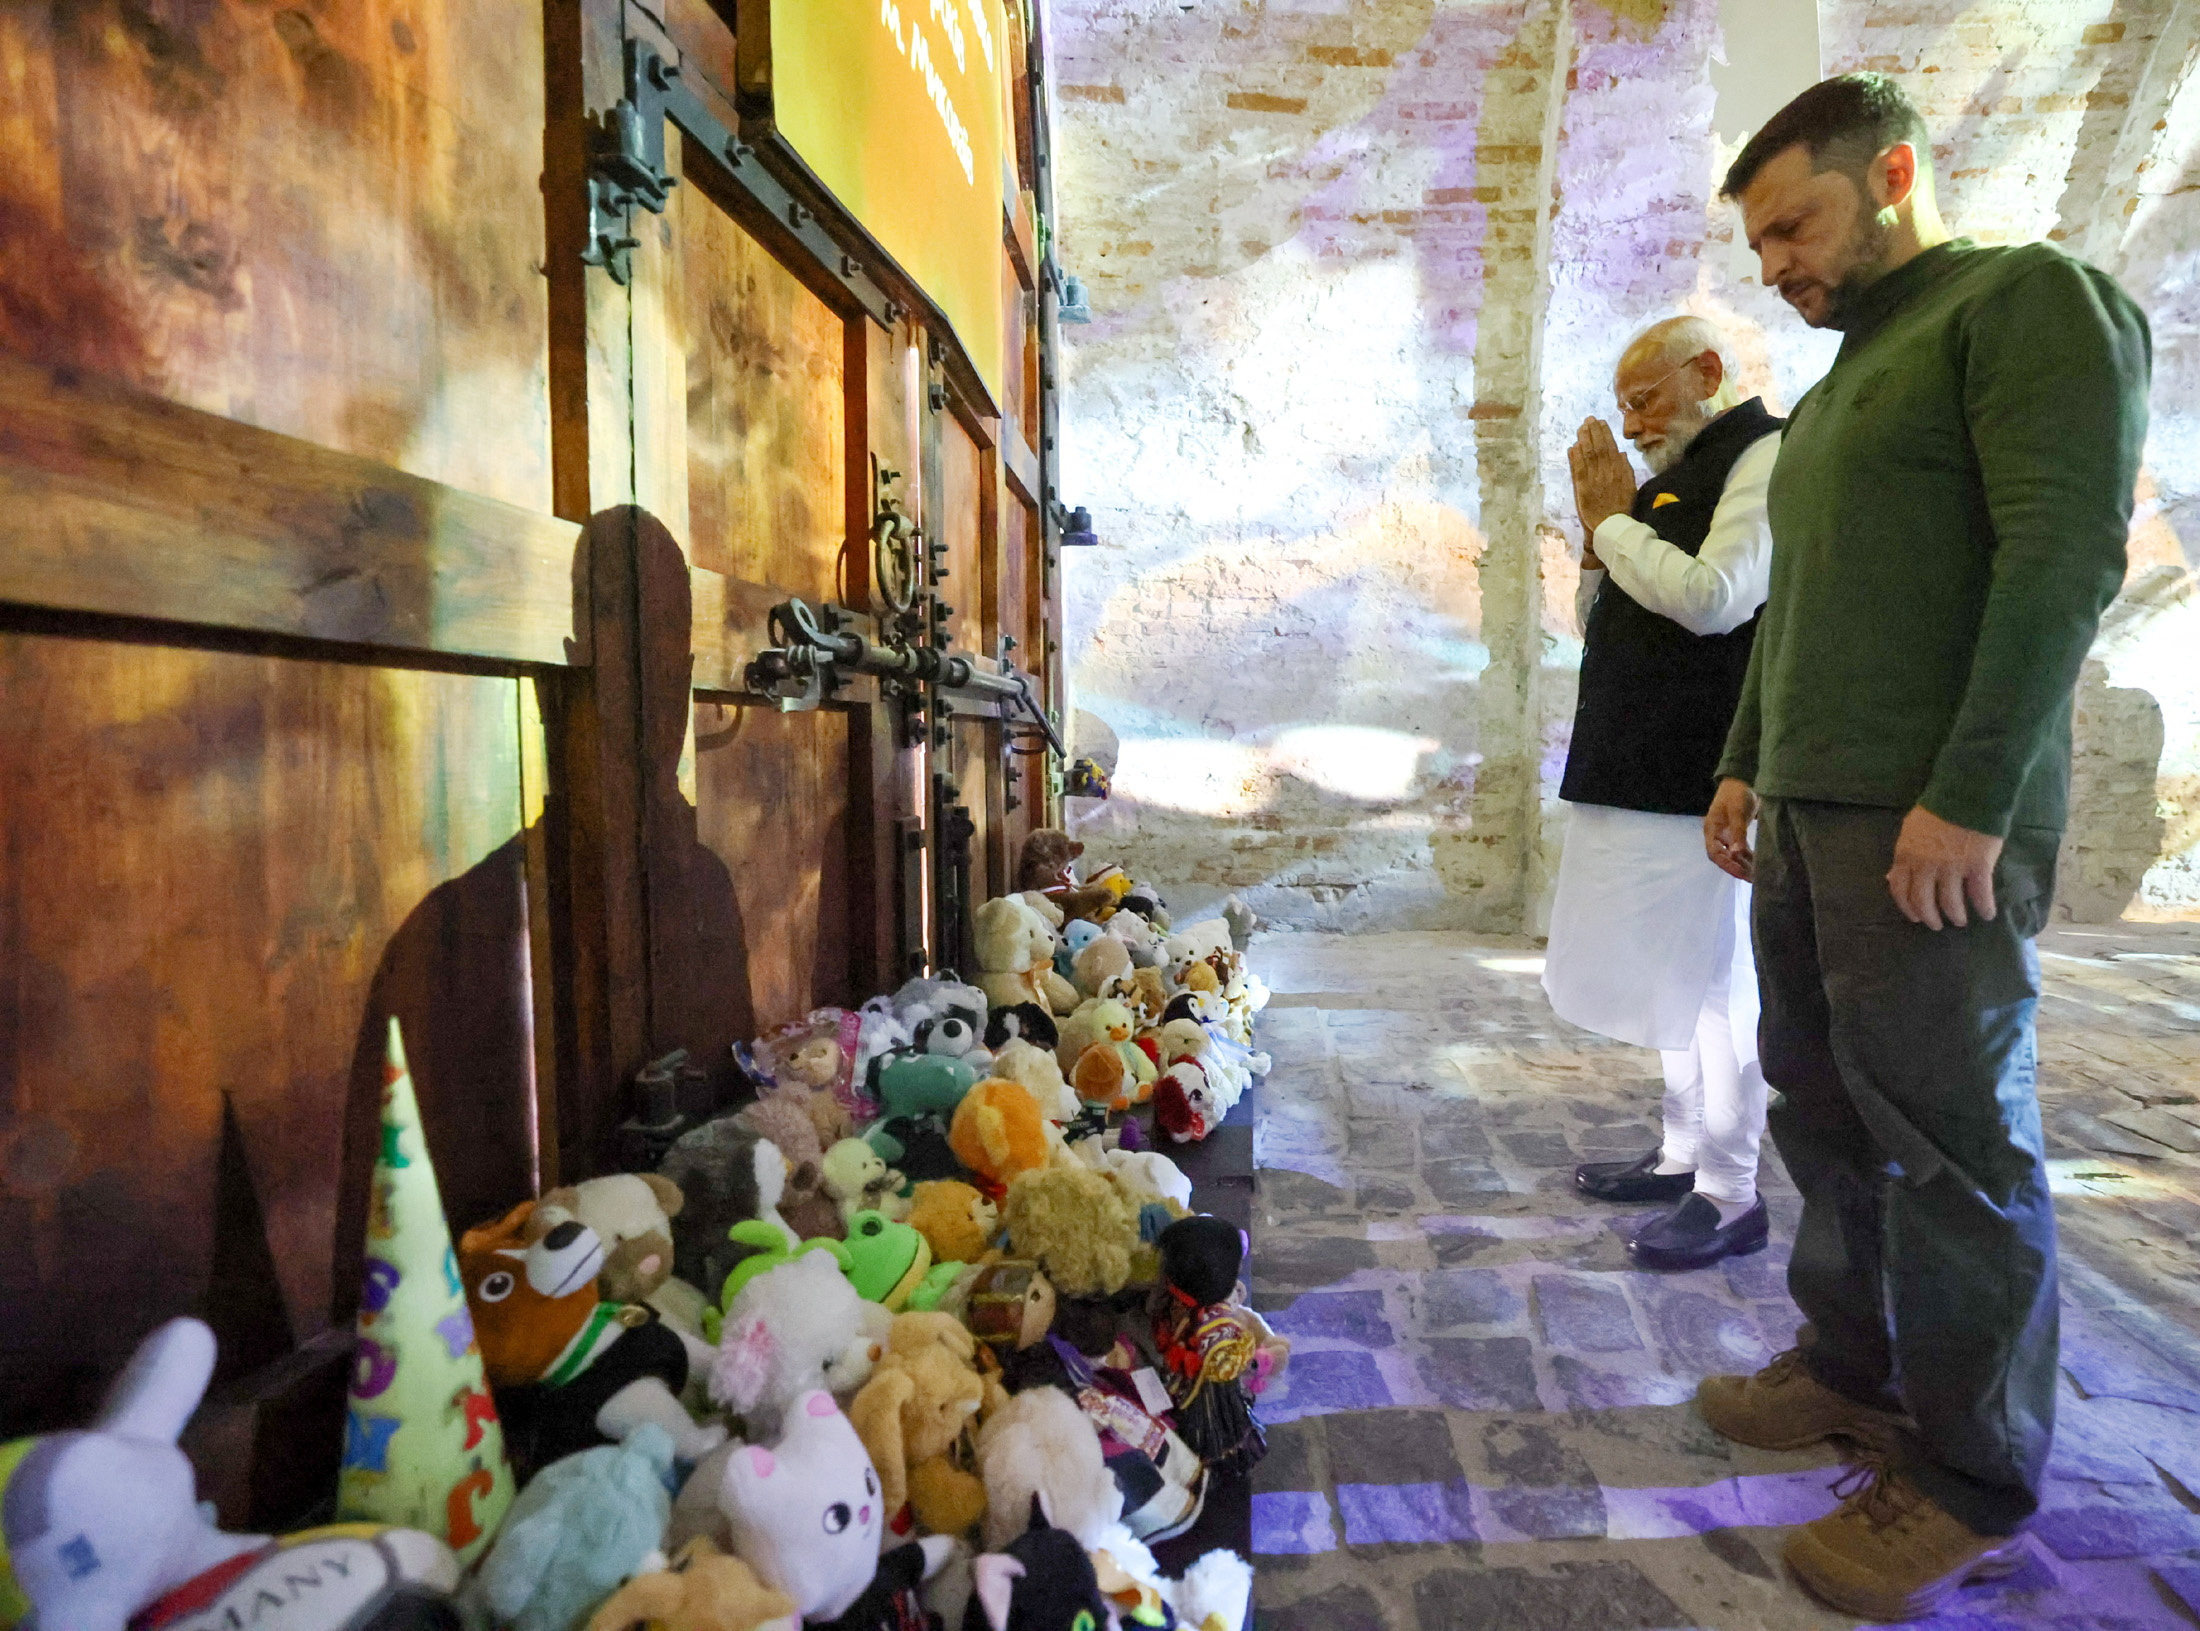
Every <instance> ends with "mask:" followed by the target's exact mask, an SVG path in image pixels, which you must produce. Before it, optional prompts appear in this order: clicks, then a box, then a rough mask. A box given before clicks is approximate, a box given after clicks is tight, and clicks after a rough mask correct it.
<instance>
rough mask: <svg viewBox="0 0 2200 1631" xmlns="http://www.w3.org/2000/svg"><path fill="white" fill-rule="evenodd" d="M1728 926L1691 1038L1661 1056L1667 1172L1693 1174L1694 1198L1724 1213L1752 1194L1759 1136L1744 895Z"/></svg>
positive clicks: (1752, 975) (1760, 1099)
mask: <svg viewBox="0 0 2200 1631" xmlns="http://www.w3.org/2000/svg"><path fill="white" fill-rule="evenodd" d="M1739 905H1740V913H1739V916H1740V921H1738V922H1730V923H1729V924H1728V930H1727V934H1726V935H1725V936H1724V937H1723V938H1724V939H1725V940H1726V944H1725V945H1724V946H1722V947H1721V948H1720V950H1721V953H1722V955H1721V956H1720V957H1719V958H1718V960H1717V961H1716V962H1715V963H1714V964H1713V973H1712V976H1711V983H1710V985H1709V986H1708V987H1707V988H1706V990H1705V991H1704V998H1703V1008H1702V1009H1701V1010H1700V1011H1699V1012H1698V1013H1697V1015H1696V1034H1695V1037H1694V1038H1693V1039H1692V1040H1691V1041H1690V1042H1689V1045H1688V1046H1687V1047H1685V1048H1661V1049H1659V1050H1658V1058H1659V1059H1660V1060H1661V1061H1662V1062H1663V1063H1664V1065H1665V1145H1664V1150H1663V1154H1664V1157H1665V1161H1666V1163H1667V1164H1668V1165H1671V1166H1675V1167H1694V1168H1695V1169H1696V1192H1697V1193H1698V1194H1700V1195H1703V1196H1706V1197H1707V1198H1709V1199H1711V1200H1715V1201H1725V1202H1726V1203H1727V1204H1729V1205H1732V1206H1740V1205H1744V1204H1746V1203H1747V1202H1748V1201H1749V1200H1750V1199H1752V1198H1753V1197H1754V1196H1755V1195H1756V1193H1757V1146H1758V1143H1759V1141H1760V1140H1761V1139H1762V1138H1763V1137H1764V1131H1765V1095H1766V1089H1765V1072H1764V1067H1763V1066H1762V1065H1760V1064H1759V1063H1758V1062H1757V970H1756V966H1755V962H1754V959H1753V958H1752V956H1751V953H1750V945H1749V927H1748V912H1749V892H1748V891H1747V890H1746V889H1745V890H1743V891H1741V892H1740V897H1739Z"/></svg>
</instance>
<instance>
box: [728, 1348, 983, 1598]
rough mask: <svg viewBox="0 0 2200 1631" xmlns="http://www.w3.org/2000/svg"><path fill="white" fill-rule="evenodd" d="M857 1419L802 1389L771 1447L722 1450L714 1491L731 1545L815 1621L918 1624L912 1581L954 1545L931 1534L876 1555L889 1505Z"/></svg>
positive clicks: (949, 1553)
mask: <svg viewBox="0 0 2200 1631" xmlns="http://www.w3.org/2000/svg"><path fill="white" fill-rule="evenodd" d="M883 1483H884V1479H883V1478H882V1477H881V1476H880V1473H879V1471H878V1469H876V1468H875V1467H874V1465H873V1458H872V1456H871V1455H870V1454H868V1453H867V1452H866V1450H865V1447H864V1444H863V1441H862V1439H861V1437H860V1436H859V1433H858V1431H857V1429H856V1428H855V1427H854V1426H853V1425H852V1424H851V1423H850V1420H849V1418H848V1417H846V1416H844V1415H842V1414H841V1411H840V1407H839V1406H838V1405H836V1404H834V1403H833V1398H832V1395H831V1394H829V1393H823V1392H819V1393H810V1394H805V1395H804V1396H803V1397H802V1398H800V1399H798V1400H797V1401H796V1402H795V1405H794V1407H793V1408H792V1409H791V1410H789V1411H788V1413H787V1421H786V1428H785V1431H784V1432H783V1433H782V1434H781V1436H780V1438H779V1441H778V1442H777V1443H776V1444H773V1445H772V1446H770V1447H769V1448H767V1447H766V1446H764V1445H761V1444H745V1445H743V1446H741V1447H740V1448H739V1449H738V1450H736V1451H735V1452H734V1453H733V1454H732V1455H731V1456H729V1457H728V1458H727V1460H726V1464H725V1471H724V1475H723V1478H722V1479H721V1481H720V1486H719V1500H720V1504H721V1506H722V1507H723V1509H724V1511H725V1514H726V1519H727V1526H728V1528H729V1529H730V1531H731V1533H732V1537H733V1550H734V1551H735V1553H736V1554H738V1555H739V1556H740V1558H741V1559H742V1561H743V1562H745V1563H747V1564H748V1565H749V1567H750V1568H752V1569H754V1570H755V1571H756V1576H757V1578H758V1579H759V1580H761V1581H763V1582H764V1583H765V1584H766V1585H767V1586H770V1587H771V1588H772V1589H773V1590H775V1591H778V1592H781V1593H783V1594H784V1595H785V1596H787V1597H788V1598H790V1599H792V1600H793V1603H794V1606H795V1612H796V1613H798V1614H800V1615H801V1616H802V1619H803V1621H804V1622H805V1623H806V1624H808V1625H812V1626H831V1627H835V1628H837V1631H874V1628H881V1627H883V1628H889V1631H890V1628H894V1627H898V1626H903V1625H923V1624H925V1623H926V1617H925V1613H924V1609H923V1607H922V1604H921V1603H920V1602H919V1601H918V1598H917V1587H918V1586H919V1585H920V1584H921V1583H922V1582H923V1581H924V1580H925V1579H926V1578H928V1577H929V1576H931V1575H932V1574H934V1573H937V1572H938V1570H939V1569H940V1567H941V1566H942V1565H943V1564H944V1563H945V1562H946V1561H947V1559H948V1558H949V1557H950V1556H952V1555H953V1553H954V1549H955V1546H954V1542H953V1541H951V1540H946V1539H942V1538H939V1537H936V1536H935V1537H931V1538H928V1539H926V1540H924V1541H922V1542H911V1543H909V1544H907V1545H903V1546H896V1547H894V1548H892V1549H891V1550H889V1551H887V1552H886V1553H885V1555H884V1556H881V1555H880V1552H879V1544H880V1540H881V1537H882V1535H883V1534H884V1532H885V1529H886V1524H887V1521H888V1519H889V1518H890V1516H891V1512H892V1509H891V1508H890V1507H889V1505H888V1504H887V1496H886V1494H885V1493H884V1491H883V1490H882V1487H881V1486H882V1485H883Z"/></svg>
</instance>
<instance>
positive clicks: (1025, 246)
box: [1001, 192, 1039, 290]
mask: <svg viewBox="0 0 2200 1631" xmlns="http://www.w3.org/2000/svg"><path fill="white" fill-rule="evenodd" d="M1001 237H1002V240H1003V241H1004V242H1005V243H1006V245H1007V247H1008V263H1009V266H1010V267H1011V269H1012V270H1013V272H1014V274H1015V279H1016V283H1015V287H1017V288H1019V289H1026V290H1028V289H1036V288H1037V287H1038V286H1039V232H1038V226H1037V223H1036V222H1035V221H1034V219H1033V216H1032V195H1031V194H1030V193H1029V192H1020V193H1018V194H1017V195H1016V196H1015V198H1014V199H1012V200H1008V201H1005V202H1003V204H1002V205H1001Z"/></svg>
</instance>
